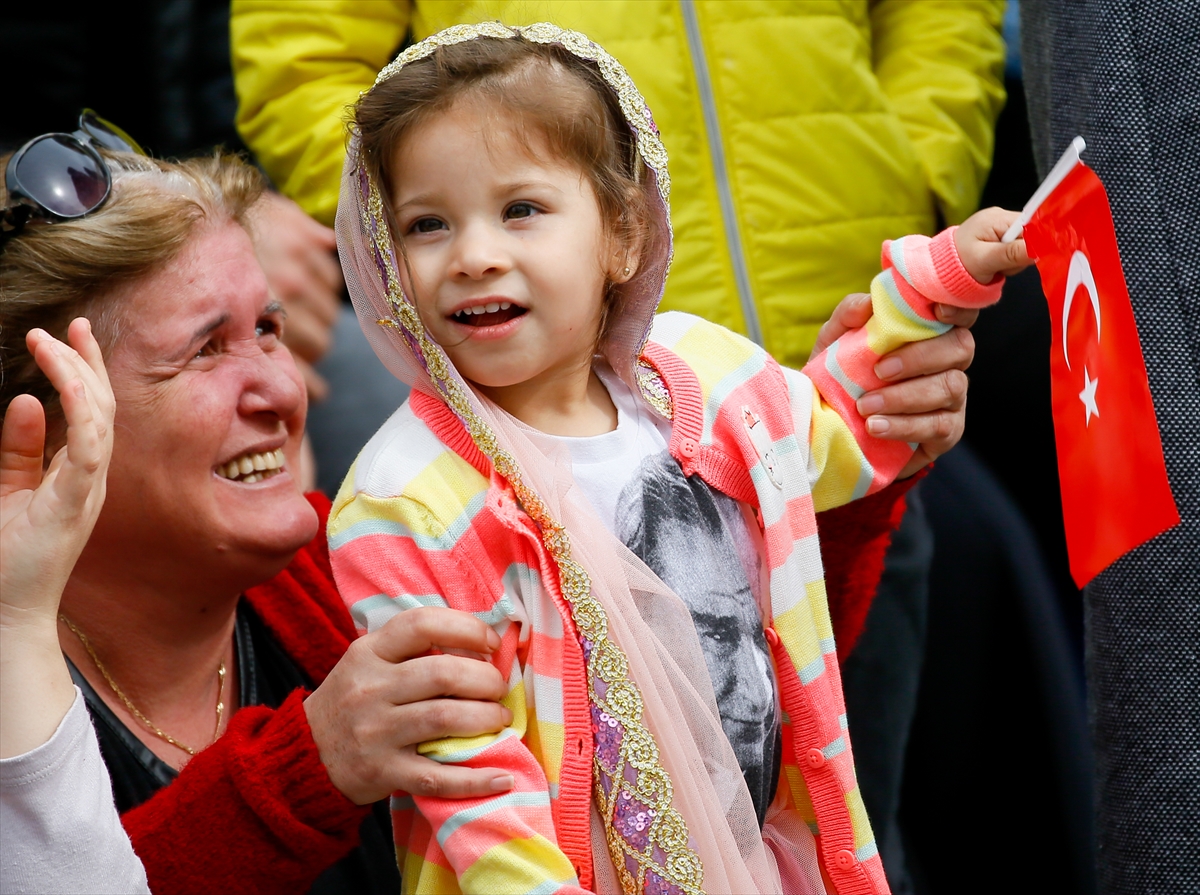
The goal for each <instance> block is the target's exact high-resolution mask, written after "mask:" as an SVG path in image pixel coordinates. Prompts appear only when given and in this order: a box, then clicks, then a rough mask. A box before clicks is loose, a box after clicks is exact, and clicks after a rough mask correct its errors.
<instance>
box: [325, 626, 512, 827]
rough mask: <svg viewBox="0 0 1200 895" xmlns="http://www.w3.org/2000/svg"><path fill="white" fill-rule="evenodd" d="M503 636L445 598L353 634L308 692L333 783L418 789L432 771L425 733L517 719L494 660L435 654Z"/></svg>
mask: <svg viewBox="0 0 1200 895" xmlns="http://www.w3.org/2000/svg"><path fill="white" fill-rule="evenodd" d="M499 646H500V638H499V637H498V636H497V635H496V633H495V632H494V631H493V630H492V629H491V628H489V627H488V626H487V625H485V624H483V623H482V622H481V621H479V620H478V619H477V618H475V617H474V616H472V615H470V614H469V613H466V612H458V611H455V610H451V609H446V608H439V607H423V608H420V609H412V610H409V611H407V612H404V613H401V614H400V615H398V616H396V617H395V618H393V619H391V620H390V621H389V622H387V623H386V624H385V625H383V626H382V627H381V628H380V629H379V630H378V631H373V632H372V633H370V634H367V635H366V636H365V637H361V638H359V639H358V640H356V641H355V642H354V643H352V644H351V645H350V648H349V649H348V650H347V651H346V654H345V655H344V656H342V658H341V660H339V661H338V663H337V665H336V666H335V667H334V669H333V670H332V671H331V672H330V673H329V676H328V677H327V678H326V679H325V681H324V682H323V683H322V684H321V686H319V687H317V689H316V690H315V691H314V692H313V693H312V694H311V695H310V696H309V697H308V698H307V699H306V700H305V701H304V709H305V713H306V714H307V716H308V723H309V728H310V729H311V731H312V736H313V740H314V742H316V744H317V751H318V752H319V753H320V755H321V761H322V762H323V763H324V765H325V768H326V770H327V771H328V772H329V779H330V780H332V781H333V784H334V786H336V787H337V788H338V789H339V790H341V792H343V793H344V794H345V795H346V796H347V797H348V798H350V799H351V800H352V801H354V802H356V803H358V804H360V805H361V804H366V803H367V802H373V801H375V800H377V799H381V798H383V797H384V796H386V795H387V794H388V793H390V792H393V791H394V790H397V789H405V790H410V791H412V790H413V788H414V787H415V786H418V785H420V783H419V781H421V780H424V779H426V778H428V774H429V769H428V766H427V765H425V764H423V763H420V764H418V765H416V766H415V769H414V765H413V760H415V759H416V757H417V756H416V752H415V749H414V748H413V747H415V746H416V745H417V744H418V743H423V742H425V741H427V740H436V739H440V738H442V737H446V736H478V735H481V734H488V733H494V732H496V731H499V730H501V729H503V728H504V727H505V726H506V725H508V724H510V723H511V722H512V713H511V712H510V711H509V710H508V709H507V708H506V707H504V706H502V705H500V704H499V702H498V701H497V700H499V699H500V698H501V697H502V696H503V695H504V694H505V692H507V687H506V684H505V681H504V678H503V676H502V675H501V674H500V672H499V671H497V670H496V668H494V667H493V666H492V665H491V663H489V662H486V661H483V660H482V659H478V658H473V657H468V656H461V655H428V654H429V652H430V651H431V650H434V649H441V650H457V651H465V652H469V653H472V654H477V655H487V654H490V653H492V652H493V651H494V650H495V649H497V648H498V647H499ZM405 756H408V759H406V758H405ZM410 759H411V760H410ZM493 791H494V790H493Z"/></svg>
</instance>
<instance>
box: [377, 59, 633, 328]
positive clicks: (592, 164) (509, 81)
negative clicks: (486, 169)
mask: <svg viewBox="0 0 1200 895" xmlns="http://www.w3.org/2000/svg"><path fill="white" fill-rule="evenodd" d="M466 98H472V99H473V98H482V99H485V100H488V101H490V102H493V103H496V104H497V105H499V106H500V107H502V108H504V109H507V110H509V111H511V112H512V113H514V114H513V116H512V120H513V123H514V125H515V127H516V128H517V130H518V135H519V136H520V135H523V134H525V133H527V132H528V130H529V129H532V130H533V131H534V133H536V134H537V135H538V136H540V137H542V138H543V139H544V141H545V146H546V148H547V149H548V150H549V152H550V153H551V154H552V155H553V156H554V158H555V159H557V160H561V161H565V162H568V163H570V164H573V165H575V166H576V167H578V168H579V170H580V171H581V172H582V173H583V175H584V176H585V177H586V178H587V180H588V182H589V183H590V184H591V187H592V190H593V192H594V193H595V195H596V200H597V203H598V204H599V206H600V214H601V218H602V220H603V221H604V223H605V225H606V229H607V231H608V235H609V239H610V243H611V246H612V249H613V251H612V253H611V256H612V259H614V261H615V259H617V258H620V257H625V258H628V259H630V262H629V263H631V264H636V259H639V258H643V257H645V250H646V247H647V246H648V245H649V244H650V240H651V238H652V236H653V229H654V227H655V226H656V223H655V221H654V219H653V216H652V215H651V213H650V200H649V199H648V196H647V183H646V181H647V176H646V168H645V165H644V164H643V163H642V160H641V158H640V156H639V155H638V151H637V144H636V142H635V140H634V136H633V134H632V133H631V131H630V129H629V126H628V124H627V123H626V121H625V117H624V115H623V114H622V113H621V107H620V104H619V103H618V101H617V97H616V95H615V94H614V93H613V91H612V90H611V89H610V88H609V86H608V85H607V84H606V83H605V81H604V78H603V76H602V75H601V74H600V71H599V69H598V68H597V67H596V66H595V65H594V64H593V63H591V62H588V61H586V60H583V59H580V58H578V57H577V56H575V55H573V54H572V53H570V52H568V51H567V50H565V49H563V48H562V47H558V46H555V45H553V44H539V43H533V42H531V41H527V40H525V39H523V38H520V37H515V38H488V37H485V38H480V39H478V40H472V41H465V42H463V43H457V44H453V45H450V46H445V47H439V48H438V49H437V50H435V51H434V52H433V54H432V55H431V56H429V57H427V58H425V59H422V60H420V61H417V62H413V63H410V64H409V65H407V66H405V67H404V68H402V69H400V71H398V72H397V73H396V74H395V75H393V76H392V77H390V78H388V79H387V80H386V81H383V82H381V83H379V84H377V85H376V86H375V87H374V88H373V89H371V90H370V91H369V92H367V93H366V94H364V95H363V96H362V98H361V99H359V101H358V104H357V106H356V107H355V111H354V122H355V124H356V126H357V127H358V130H359V133H360V135H361V146H362V153H363V159H364V161H365V163H366V167H367V170H368V171H369V173H370V174H371V177H372V178H373V179H374V181H375V182H376V183H377V184H379V185H380V187H381V189H382V190H383V192H384V195H386V196H390V195H391V193H392V188H393V185H394V174H395V172H394V170H393V167H394V165H395V156H396V150H397V149H398V148H399V146H400V143H401V141H402V140H403V139H404V137H405V136H406V135H407V134H408V133H409V132H410V131H412V130H413V128H415V127H416V126H418V125H419V124H421V123H423V122H425V121H428V120H429V119H430V118H431V117H432V116H433V115H436V114H438V113H442V112H445V111H446V110H447V109H449V108H450V107H451V106H452V105H453V104H454V103H455V102H457V101H458V100H460V99H466ZM522 143H523V145H525V146H529V147H531V151H533V149H532V147H534V146H536V141H531V140H529V139H528V138H524V139H522ZM386 204H387V203H385V205H386ZM389 223H390V224H391V227H392V232H393V234H394V235H395V236H396V237H397V238H399V233H398V232H397V230H396V226H395V221H394V219H392V218H391V215H390V209H389ZM624 263H625V262H622V264H621V267H616V264H615V263H614V265H613V267H614V268H615V269H608V270H607V274H608V287H607V289H606V290H605V300H604V304H603V309H602V317H601V324H600V332H599V338H598V341H597V344H598V345H600V344H602V343H603V341H604V338H605V335H606V334H607V331H608V323H609V321H612V320H615V319H617V318H618V317H619V315H620V313H621V310H622V309H621V308H620V307H618V306H617V302H618V300H619V295H620V293H619V291H618V290H616V289H615V288H614V287H615V286H616V285H617V284H618V283H619V282H623V281H624V280H626V279H628V278H629V275H628V274H625V273H624V270H623V269H621V268H623V267H624Z"/></svg>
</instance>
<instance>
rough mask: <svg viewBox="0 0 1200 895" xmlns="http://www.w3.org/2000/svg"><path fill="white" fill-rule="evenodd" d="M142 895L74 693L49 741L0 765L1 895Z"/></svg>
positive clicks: (145, 888) (139, 875)
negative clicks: (46, 894)
mask: <svg viewBox="0 0 1200 895" xmlns="http://www.w3.org/2000/svg"><path fill="white" fill-rule="evenodd" d="M39 892H55V893H68V892H79V893H89V895H101V893H110V892H111V893H114V895H127V893H139V895H141V893H145V895H149V892H150V887H149V885H147V883H146V871H145V869H144V868H143V867H142V862H141V861H139V860H138V858H137V855H135V854H134V853H133V846H132V845H130V844H129V837H128V836H126V835H125V828H124V827H122V826H121V818H120V817H119V816H118V814H117V807H116V805H115V804H113V795H112V783H111V781H110V780H109V777H108V770H107V768H105V766H104V761H103V759H101V757H100V745H99V743H98V742H97V741H96V732H95V731H94V730H93V729H92V722H91V719H90V718H89V717H88V712H87V707H86V706H85V705H84V702H83V695H82V694H81V693H80V692H79V688H78V687H76V688H75V702H74V703H72V704H71V708H70V709H69V710H68V711H67V714H66V715H65V716H64V717H63V719H62V722H61V723H60V724H59V725H58V729H57V730H56V731H54V736H52V737H50V739H49V740H47V741H46V742H45V743H43V744H42V745H40V746H38V747H37V748H36V749H34V750H33V751H32V752H26V753H25V754H24V755H17V756H15V757H13V758H5V759H0V893H4V895H8V893H13V895H16V893H39Z"/></svg>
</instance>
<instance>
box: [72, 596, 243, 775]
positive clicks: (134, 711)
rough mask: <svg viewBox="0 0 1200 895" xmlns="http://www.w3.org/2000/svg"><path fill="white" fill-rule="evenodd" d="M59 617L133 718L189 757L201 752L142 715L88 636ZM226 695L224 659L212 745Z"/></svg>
mask: <svg viewBox="0 0 1200 895" xmlns="http://www.w3.org/2000/svg"><path fill="white" fill-rule="evenodd" d="M58 617H59V620H60V621H62V623H63V624H64V625H66V626H67V627H68V628H69V629H70V630H71V633H72V634H74V635H75V636H76V637H78V638H79V642H80V643H82V644H83V648H84V649H85V650H87V654H88V655H89V656H91V657H92V662H94V663H95V665H96V670H97V671H99V672H100V673H101V674H102V675H104V680H105V681H106V682H107V683H108V686H109V687H110V688H111V689H112V691H113V693H115V694H116V695H117V698H118V699H120V700H121V702H123V703H124V704H125V708H127V709H129V713H130V714H131V715H133V717H135V718H137V719H138V720H139V721H141V722H142V723H143V724H145V725H146V728H147V729H148V730H149V731H150V732H151V733H152V734H154V735H155V736H156V737H158V738H159V739H160V740H163V741H164V742H167V743H170V744H171V745H172V746H174V747H175V748H176V749H181V750H183V751H184V752H186V753H187V754H188V755H195V754H196V753H197V752H199V751H200V750H199V749H193V748H191V747H190V746H185V745H184V744H183V743H181V742H179V740H177V739H175V737H173V736H171V735H170V734H169V733H167V732H166V731H165V730H163V729H162V728H161V727H159V726H158V725H157V724H155V723H154V722H152V721H151V720H150V719H149V718H147V717H146V716H145V715H144V714H142V710H141V709H139V708H138V707H137V706H136V705H134V704H133V700H132V699H130V698H129V697H128V696H126V695H125V691H124V690H122V689H121V688H120V687H119V686H117V682H116V681H114V680H113V678H112V675H111V674H109V673H108V669H107V668H105V667H104V663H103V662H101V661H100V657H99V656H97V655H96V650H95V649H94V648H93V647H92V642H91V641H90V640H88V638H87V635H86V634H84V633H83V632H82V631H81V630H79V628H77V627H76V626H75V623H74V622H72V621H71V620H70V619H69V618H67V617H66V616H65V615H63V614H62V613H61V612H60V613H59V614H58ZM224 695H225V660H224V659H222V660H221V664H220V665H219V666H218V667H217V725H216V727H214V728H213V735H212V739H211V740H210V741H209V742H210V743H215V742H216V740H217V736H218V734H220V732H221V718H222V716H224V714H225V700H224V698H223V697H224Z"/></svg>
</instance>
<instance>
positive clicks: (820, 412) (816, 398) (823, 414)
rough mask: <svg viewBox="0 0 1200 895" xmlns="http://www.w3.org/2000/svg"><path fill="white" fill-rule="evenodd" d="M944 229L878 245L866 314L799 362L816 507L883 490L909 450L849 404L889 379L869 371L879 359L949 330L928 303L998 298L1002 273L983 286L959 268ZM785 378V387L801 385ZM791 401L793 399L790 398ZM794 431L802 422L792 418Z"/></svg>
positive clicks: (967, 303)
mask: <svg viewBox="0 0 1200 895" xmlns="http://www.w3.org/2000/svg"><path fill="white" fill-rule="evenodd" d="M954 231H955V228H954V227H951V228H949V229H948V230H944V231H942V232H941V233H939V234H938V235H937V236H935V237H933V238H932V239H930V238H929V237H928V236H905V237H903V238H902V239H897V240H888V241H887V242H885V243H884V244H883V271H882V272H881V273H879V274H878V275H877V276H876V277H875V279H874V280H872V281H871V310H872V316H871V319H870V320H868V321H867V324H866V326H864V327H862V328H860V329H856V330H852V331H850V332H848V333H846V334H845V335H844V336H842V337H841V338H840V339H838V340H837V341H836V342H834V343H833V344H832V345H830V346H829V347H828V348H827V349H825V350H824V351H822V352H821V353H820V354H818V355H817V356H816V357H814V358H813V359H812V360H810V361H809V362H808V364H807V365H806V366H805V367H804V371H803V374H802V375H803V376H806V377H807V378H808V379H810V380H811V381H812V388H813V395H812V401H811V408H812V409H811V428H810V432H809V441H810V446H811V463H810V478H811V481H812V489H813V503H814V506H815V507H816V509H817V510H818V511H820V510H826V509H829V508H830V507H836V506H841V505H842V504H845V503H848V502H850V501H852V500H856V499H858V498H860V497H863V496H865V495H867V494H874V493H875V492H876V491H879V490H880V489H881V488H884V487H886V486H887V485H888V484H889V483H891V482H892V481H893V480H894V479H895V477H896V476H897V475H898V474H899V472H900V470H901V469H903V468H904V465H905V464H906V463H907V462H908V461H909V458H910V457H912V454H913V451H914V450H915V449H916V445H914V444H906V443H904V442H902V441H885V440H883V439H879V438H873V437H872V436H871V435H869V434H868V433H867V429H866V420H864V419H863V418H862V416H861V415H860V414H859V412H858V407H857V406H856V402H857V401H858V399H859V398H860V397H862V395H863V394H864V393H866V392H869V391H873V390H874V389H877V388H882V387H883V386H885V385H887V384H888V383H886V382H884V381H883V380H882V379H880V378H879V377H878V376H876V375H875V364H876V363H877V362H878V361H879V359H880V358H881V357H883V356H884V355H885V354H888V353H890V352H892V351H895V350H896V349H897V348H899V347H901V346H902V345H905V344H907V343H909V342H919V341H922V340H924V339H932V338H933V337H935V336H939V335H941V334H942V333H944V332H947V331H949V330H950V329H951V327H950V326H949V325H948V324H945V323H941V322H940V321H938V319H937V317H936V316H935V315H934V313H933V306H934V304H947V305H954V306H956V307H963V308H982V307H985V306H987V305H990V304H994V303H995V302H996V301H998V300H999V299H1000V290H1001V289H1002V288H1003V285H1004V278H1003V277H997V278H996V279H995V280H994V281H993V282H991V283H989V284H987V285H983V284H981V283H979V282H977V281H976V280H975V279H974V278H973V277H972V276H971V275H970V274H969V273H967V270H966V268H964V267H963V265H962V261H961V260H960V259H959V257H958V251H957V249H955V247H954ZM794 379H795V377H794V376H792V377H790V378H789V388H791V389H792V390H793V393H794V392H795V389H796V388H798V387H802V386H801V384H800V383H798V382H793V380H794ZM793 403H794V402H793ZM796 422H797V427H798V428H797V431H801V430H800V428H799V426H800V424H801V422H802V421H801V420H800V419H799V418H797V420H796Z"/></svg>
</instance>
